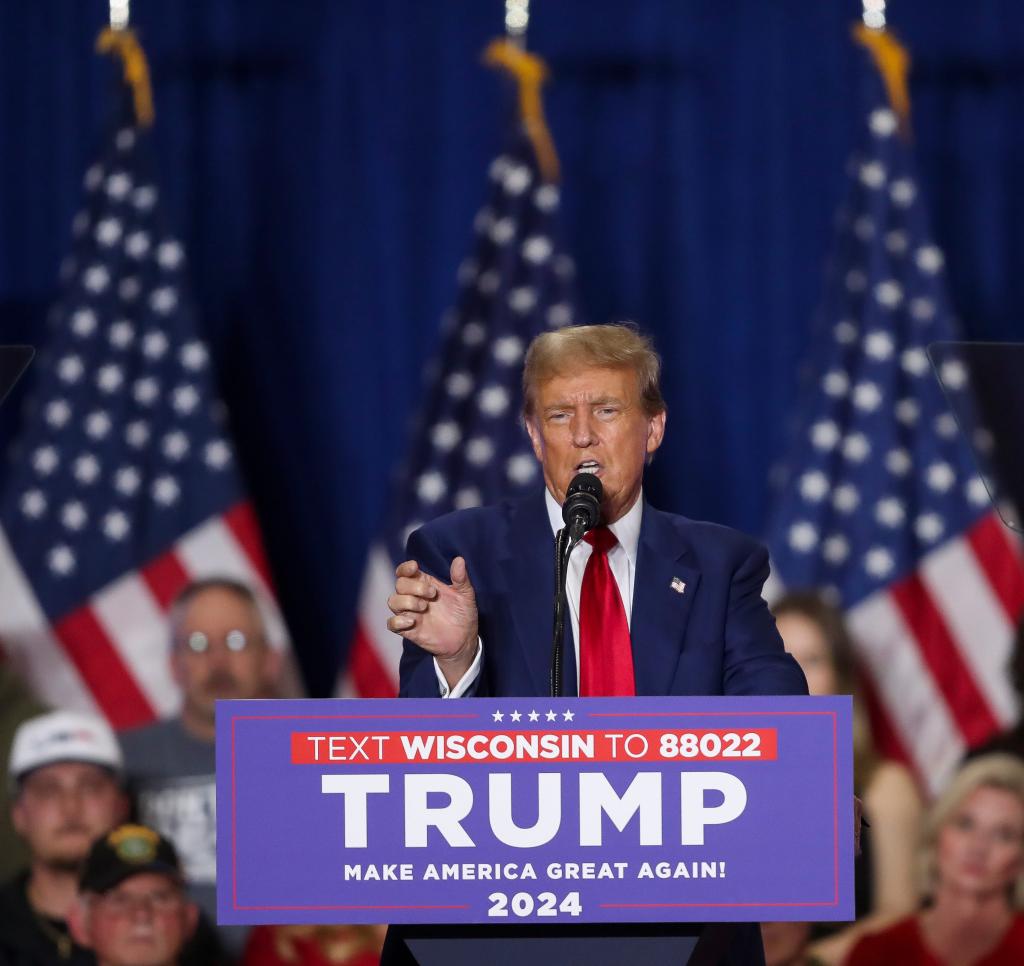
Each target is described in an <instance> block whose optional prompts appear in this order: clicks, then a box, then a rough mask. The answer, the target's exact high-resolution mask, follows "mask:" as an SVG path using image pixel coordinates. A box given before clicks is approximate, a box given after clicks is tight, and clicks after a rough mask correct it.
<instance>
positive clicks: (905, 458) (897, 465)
mask: <svg viewBox="0 0 1024 966" xmlns="http://www.w3.org/2000/svg"><path fill="white" fill-rule="evenodd" d="M910 465H911V463H910V454H909V453H908V452H907V451H906V450H905V449H891V450H889V452H888V453H887V454H886V457H885V468H886V469H887V470H888V471H889V472H890V473H892V474H894V475H895V476H906V475H907V473H908V472H909V471H910Z"/></svg>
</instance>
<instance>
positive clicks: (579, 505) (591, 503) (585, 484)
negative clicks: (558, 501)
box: [562, 473, 604, 542]
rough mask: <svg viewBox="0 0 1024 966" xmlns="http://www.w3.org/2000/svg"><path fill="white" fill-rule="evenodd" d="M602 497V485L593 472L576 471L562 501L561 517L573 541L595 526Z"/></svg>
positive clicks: (599, 514)
mask: <svg viewBox="0 0 1024 966" xmlns="http://www.w3.org/2000/svg"><path fill="white" fill-rule="evenodd" d="M603 497H604V487H603V486H602V485H601V481H600V479H598V478H597V477H596V476H595V475H594V474H593V473H577V474H576V475H575V476H574V477H573V478H572V482H571V483H570V484H569V489H567V490H566V491H565V502H563V503H562V519H563V520H564V521H565V525H566V526H567V527H568V528H569V533H570V534H571V535H572V539H573V541H574V542H575V541H578V540H579V539H580V538H581V537H582V536H583V534H585V533H586V532H587V531H588V530H593V529H594V527H596V526H597V524H598V521H599V520H600V519H601V500H602V498H603Z"/></svg>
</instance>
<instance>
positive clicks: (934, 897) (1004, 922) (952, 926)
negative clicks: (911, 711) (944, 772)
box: [848, 754, 1024, 966]
mask: <svg viewBox="0 0 1024 966" xmlns="http://www.w3.org/2000/svg"><path fill="white" fill-rule="evenodd" d="M922 857H923V861H922V865H923V873H924V879H925V894H926V895H927V897H928V900H927V902H926V904H925V906H924V908H923V909H922V910H921V911H920V912H918V913H917V914H915V915H911V916H907V917H906V918H904V919H901V920H900V921H898V922H896V923H895V924H893V925H891V926H889V927H888V928H886V929H883V930H881V931H879V932H876V933H874V934H872V935H868V936H864V937H863V938H861V939H860V941H859V942H858V943H857V944H856V946H855V947H854V949H853V952H852V953H851V954H850V957H849V960H848V963H849V966H875V964H877V963H898V964H900V966H1004V964H1005V966H1011V964H1019V963H1024V915H1022V914H1021V911H1020V910H1021V904H1022V900H1024V763H1022V762H1021V761H1020V760H1019V759H1017V758H1014V757H1012V756H1011V755H1005V754H992V755H985V756H984V757H981V758H976V759H974V760H973V761H971V762H970V763H968V764H967V765H965V766H964V767H963V768H962V769H961V770H960V772H959V773H958V774H957V776H956V778H954V780H953V782H952V784H951V785H950V786H949V788H948V789H947V790H946V792H945V793H944V794H943V795H942V796H941V797H940V798H939V800H938V801H937V802H936V803H935V805H934V807H933V808H932V810H931V812H930V814H929V816H928V820H927V823H926V825H925V832H924V842H923V850H922Z"/></svg>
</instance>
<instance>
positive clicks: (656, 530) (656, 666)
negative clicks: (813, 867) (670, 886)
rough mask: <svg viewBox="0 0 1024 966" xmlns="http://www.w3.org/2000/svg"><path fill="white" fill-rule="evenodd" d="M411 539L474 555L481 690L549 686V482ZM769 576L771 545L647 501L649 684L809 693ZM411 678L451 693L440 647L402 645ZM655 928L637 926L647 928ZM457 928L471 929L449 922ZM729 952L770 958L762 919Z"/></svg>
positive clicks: (428, 555) (519, 692)
mask: <svg viewBox="0 0 1024 966" xmlns="http://www.w3.org/2000/svg"><path fill="white" fill-rule="evenodd" d="M406 550H407V553H406V556H407V559H412V560H416V561H417V562H418V563H419V565H420V567H421V568H422V569H423V570H424V571H426V572H427V573H429V574H432V575H433V576H435V577H437V578H438V579H440V580H444V581H445V582H447V581H448V578H449V567H450V566H451V561H452V560H453V559H454V558H455V557H458V556H462V557H465V559H466V565H467V568H468V572H469V579H470V581H471V582H472V584H473V587H474V589H475V591H476V600H477V607H478V609H479V612H480V638H481V640H482V641H483V648H484V656H483V666H482V668H481V672H480V676H479V677H478V678H477V681H476V684H475V686H474V688H473V690H472V691H471V692H469V693H470V694H471V695H476V696H491V697H519V696H523V697H527V696H536V697H544V696H546V695H547V694H548V690H549V674H550V666H551V634H552V608H553V602H554V596H555V577H554V538H553V535H552V533H551V523H550V521H549V519H548V513H547V507H546V505H545V501H544V492H543V490H542V491H540V492H539V493H536V494H535V495H533V496H530V497H526V498H525V499H523V500H519V501H515V502H505V503H500V504H498V505H496V506H491V507H483V508H480V509H476V510H460V511H458V512H456V513H451V514H448V515H447V516H443V517H439V518H438V519H436V520H434V521H432V522H431V523H428V524H426V525H425V526H423V527H421V528H420V529H419V530H416V531H415V532H414V533H413V534H412V535H411V536H410V537H409V541H408V545H407V548H406ZM767 577H768V554H767V552H766V551H765V549H764V547H762V546H761V545H760V544H758V543H756V542H755V541H753V540H751V539H750V538H749V537H746V536H744V535H743V534H741V533H738V532H736V531H735V530H730V529H728V528H727V527H721V526H717V525H716V524H712V523H699V522H696V521H694V520H688V519H686V518H685V517H681V516H676V515H674V514H671V513H663V512H661V511H660V510H656V509H654V507H652V506H651V505H650V504H648V503H645V504H644V511H643V518H642V520H641V524H640V542H639V545H638V547H637V561H636V573H635V575H634V580H633V611H632V619H631V622H630V638H631V640H632V643H633V671H634V677H635V680H636V690H637V693H638V694H678V695H687V694H695V695H700V694H806V693H807V684H806V682H805V680H804V676H803V672H802V671H801V670H800V667H799V665H798V664H797V663H796V661H794V660H793V658H791V657H790V656H789V655H788V654H786V652H785V651H784V650H783V646H782V640H781V638H780V637H779V634H778V631H776V629H775V621H774V619H773V618H772V616H771V614H770V613H769V612H768V607H767V605H766V604H765V602H764V600H763V599H762V598H761V588H762V586H763V585H764V582H765V580H766V578H767ZM673 578H679V580H681V581H683V582H684V583H685V585H686V586H685V589H684V592H683V593H682V594H680V593H678V592H677V591H676V590H674V589H673V588H672V581H673ZM566 624H567V629H566V643H565V650H564V654H565V668H564V681H565V689H566V693H573V694H574V693H575V689H576V669H575V660H574V653H573V644H572V639H571V634H572V631H571V628H569V627H568V624H569V621H568V620H567V621H566ZM400 690H401V694H402V695H403V696H406V697H417V698H428V697H434V698H436V697H439V695H440V689H439V687H438V682H437V674H436V673H435V670H434V662H433V659H432V658H431V656H430V655H429V654H427V653H426V652H425V651H423V650H421V649H420V648H419V647H417V646H416V645H414V644H410V643H409V642H406V643H405V647H404V651H403V654H402V663H401V673H400ZM668 928H669V929H671V928H672V927H668ZM551 929H552V930H558V932H559V934H560V935H573V934H576V935H583V934H586V935H603V933H602V927H600V926H581V927H572V926H559V927H551ZM574 930H575V933H574ZM429 931H430V930H429V929H427V930H426V931H424V930H419V932H420V933H424V932H425V933H429ZM650 931H651V930H648V929H645V927H644V926H642V925H641V926H637V927H636V933H637V935H643V934H645V932H650ZM416 933H417V927H412V926H408V927H402V928H396V927H391V930H390V931H389V936H388V944H387V945H386V946H385V954H384V957H383V958H382V960H381V962H382V963H385V964H388V966H391V964H400V963H401V964H404V963H409V962H412V960H411V959H407V958H405V956H404V954H402V953H401V952H400V951H399V947H400V939H401V937H403V936H409V935H415V934H416ZM445 934H446V935H448V936H458V935H462V933H460V932H459V930H458V929H453V928H450V927H449V928H447V929H446V930H445ZM723 962H725V963H728V964H729V966H757V964H759V963H761V964H763V962H764V953H763V950H762V948H761V935H760V932H759V930H758V927H757V926H756V925H743V924H736V925H735V926H734V928H733V931H732V938H731V942H730V945H729V949H728V952H727V953H726V955H725V958H724V959H723Z"/></svg>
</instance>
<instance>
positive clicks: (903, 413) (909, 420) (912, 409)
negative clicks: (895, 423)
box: [894, 399, 921, 426]
mask: <svg viewBox="0 0 1024 966" xmlns="http://www.w3.org/2000/svg"><path fill="white" fill-rule="evenodd" d="M894 411H895V413H896V418H897V419H898V420H899V421H900V422H901V423H903V424H904V425H905V426H913V425H914V423H916V422H917V420H918V417H919V416H920V415H921V407H920V406H919V405H918V404H917V400H916V399H901V400H900V401H899V402H898V403H896V408H895V410H894Z"/></svg>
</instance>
